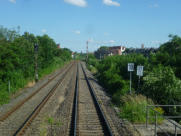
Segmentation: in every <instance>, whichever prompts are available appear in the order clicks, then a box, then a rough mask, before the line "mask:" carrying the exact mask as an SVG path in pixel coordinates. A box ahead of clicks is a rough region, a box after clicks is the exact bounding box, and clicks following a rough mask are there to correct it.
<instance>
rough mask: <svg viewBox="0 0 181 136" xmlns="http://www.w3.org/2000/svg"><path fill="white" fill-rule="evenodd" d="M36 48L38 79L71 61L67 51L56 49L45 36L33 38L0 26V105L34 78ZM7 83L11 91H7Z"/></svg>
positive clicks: (51, 40)
mask: <svg viewBox="0 0 181 136" xmlns="http://www.w3.org/2000/svg"><path fill="white" fill-rule="evenodd" d="M35 43H37V44H38V45H39V48H38V72H39V76H40V77H42V76H43V75H44V74H47V73H49V72H51V71H52V70H53V69H55V68H56V67H58V66H60V65H63V63H64V62H66V61H68V60H70V59H71V51H70V50H68V49H59V48H58V47H57V45H56V43H55V42H54V40H53V39H51V38H50V37H49V36H48V35H43V36H35V35H34V34H30V33H28V32H25V33H24V34H23V35H20V34H19V33H18V32H16V30H8V29H6V28H3V27H0V104H3V103H5V102H7V101H8V97H9V94H12V93H14V92H15V91H17V90H18V89H19V88H22V87H24V85H25V84H27V82H28V81H31V80H33V79H34V73H35V72H34V60H35V57H34V54H35V53H34V45H35ZM8 82H10V83H11V92H8Z"/></svg>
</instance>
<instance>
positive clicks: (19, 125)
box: [0, 63, 73, 136]
mask: <svg viewBox="0 0 181 136" xmlns="http://www.w3.org/2000/svg"><path fill="white" fill-rule="evenodd" d="M72 66H73V64H72V63H71V64H70V65H69V66H67V67H66V68H65V69H66V70H64V71H63V72H61V73H62V75H61V73H58V74H57V75H56V76H55V77H53V78H52V79H50V80H49V81H48V82H47V83H45V84H44V85H43V86H41V87H40V88H39V89H38V90H37V91H35V92H36V93H33V94H31V96H29V97H28V98H26V99H25V100H23V101H22V102H21V103H19V104H18V105H16V106H15V107H14V108H13V109H12V110H11V112H10V111H9V112H8V113H7V114H8V115H4V116H3V119H1V120H2V121H3V122H2V121H1V122H0V123H1V124H0V127H1V128H0V135H6V134H7V135H14V136H15V135H22V134H23V133H24V132H25V130H26V128H27V127H28V126H29V125H30V124H31V122H32V120H33V119H34V118H35V117H36V115H38V113H39V111H40V110H41V108H42V107H43V106H44V105H45V104H46V102H47V101H48V99H49V98H50V97H51V96H52V95H53V93H54V92H55V90H56V88H57V87H58V86H59V84H60V83H61V82H62V81H63V79H64V77H65V76H66V75H67V73H68V72H69V71H70V69H71V68H72ZM59 75H61V78H59ZM56 77H57V78H56ZM51 81H52V82H56V83H55V85H53V86H50V85H49V87H48V86H47V85H48V84H49V83H50V82H51ZM45 86H47V87H46V89H47V90H48V91H47V94H45V95H44V96H43V98H42V100H41V101H38V102H34V101H33V100H32V101H33V102H32V103H36V104H34V106H32V105H31V103H30V104H29V105H30V106H29V109H31V112H29V114H28V115H26V116H23V117H22V118H21V115H20V113H22V114H23V112H22V111H21V110H22V109H23V106H25V107H26V104H27V103H28V102H29V101H28V100H31V99H34V97H35V96H36V97H39V96H37V95H35V94H39V95H40V96H42V94H40V93H45V92H42V91H40V90H41V89H42V88H44V87H45ZM38 92H39V93H38ZM33 96H34V97H33ZM18 109H19V110H20V111H19V113H18V112H17V111H18ZM24 110H25V112H27V111H26V109H24ZM16 112H17V113H16ZM14 114H15V115H14ZM10 115H11V116H10ZM12 116H14V117H12ZM17 116H18V117H17ZM16 118H17V120H16ZM18 119H21V121H20V120H18ZM12 121H13V122H12ZM14 122H16V123H14ZM7 124H13V125H14V126H8V125H7ZM3 125H4V126H5V127H3V128H2V126H3ZM3 129H4V131H6V132H4V133H3V132H2V131H3Z"/></svg>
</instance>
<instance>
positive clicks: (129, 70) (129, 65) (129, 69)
mask: <svg viewBox="0 0 181 136" xmlns="http://www.w3.org/2000/svg"><path fill="white" fill-rule="evenodd" d="M133 71H134V63H128V72H130V90H129V91H130V94H131V80H132V72H133Z"/></svg>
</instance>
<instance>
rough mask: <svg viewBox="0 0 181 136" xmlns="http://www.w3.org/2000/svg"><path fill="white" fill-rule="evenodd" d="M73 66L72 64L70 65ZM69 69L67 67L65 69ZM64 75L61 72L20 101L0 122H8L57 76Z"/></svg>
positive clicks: (0, 118)
mask: <svg viewBox="0 0 181 136" xmlns="http://www.w3.org/2000/svg"><path fill="white" fill-rule="evenodd" d="M70 65H72V64H70ZM66 68H68V66H67V67H65V69H66ZM60 74H62V71H60V72H59V73H58V74H56V75H55V76H54V77H52V78H51V79H49V80H48V82H46V83H44V84H43V85H42V86H40V87H39V88H38V89H37V90H36V91H34V92H33V93H32V94H31V95H29V96H28V97H27V98H25V99H23V100H22V101H20V102H19V103H18V104H16V105H15V106H13V107H12V108H11V109H10V110H8V111H7V112H6V113H5V114H3V115H1V116H0V122H2V121H4V120H6V119H7V118H8V117H9V116H10V115H11V114H12V113H14V112H15V111H16V110H18V109H19V108H20V107H21V106H22V105H23V104H24V103H25V102H27V101H28V100H29V99H31V98H32V97H33V96H35V95H36V94H37V93H38V92H39V91H40V90H42V88H44V87H46V86H47V85H48V84H49V83H50V82H51V81H52V80H54V79H55V78H56V77H57V76H59V75H60Z"/></svg>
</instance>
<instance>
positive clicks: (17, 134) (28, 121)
mask: <svg viewBox="0 0 181 136" xmlns="http://www.w3.org/2000/svg"><path fill="white" fill-rule="evenodd" d="M71 68H72V65H71V66H70V67H69V68H68V69H67V70H66V72H65V73H63V77H62V78H61V79H59V80H58V82H57V83H56V85H55V86H54V87H53V88H52V89H51V90H50V91H49V93H48V94H47V95H46V96H45V97H44V99H43V100H42V101H41V103H40V104H39V105H38V106H37V107H36V108H35V109H34V110H33V112H32V113H31V114H30V115H29V116H28V118H27V119H26V120H25V122H24V123H23V124H22V125H21V126H20V127H19V129H18V130H17V131H16V132H15V133H14V134H13V136H22V135H23V134H24V132H25V131H26V129H27V128H28V127H29V126H30V124H31V123H32V121H33V119H34V118H35V117H36V116H37V115H38V113H39V112H40V111H41V109H42V108H43V107H44V105H45V104H46V103H47V101H48V100H49V98H50V97H51V96H52V95H53V94H54V92H55V90H56V89H57V87H58V86H59V85H60V84H61V83H62V81H63V80H64V78H65V76H66V75H67V73H68V72H69V71H70V69H71Z"/></svg>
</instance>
